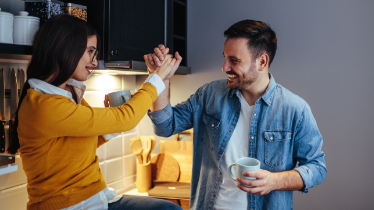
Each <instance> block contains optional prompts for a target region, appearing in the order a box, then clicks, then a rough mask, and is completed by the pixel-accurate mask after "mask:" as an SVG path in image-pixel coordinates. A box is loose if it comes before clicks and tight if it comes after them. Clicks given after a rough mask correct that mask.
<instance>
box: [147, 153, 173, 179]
mask: <svg viewBox="0 0 374 210" xmlns="http://www.w3.org/2000/svg"><path fill="white" fill-rule="evenodd" d="M151 167H152V180H157V181H174V182H176V181H178V179H179V174H180V169H179V164H178V161H177V160H176V159H175V158H173V156H171V155H168V154H157V155H155V156H153V157H152V159H151Z"/></svg>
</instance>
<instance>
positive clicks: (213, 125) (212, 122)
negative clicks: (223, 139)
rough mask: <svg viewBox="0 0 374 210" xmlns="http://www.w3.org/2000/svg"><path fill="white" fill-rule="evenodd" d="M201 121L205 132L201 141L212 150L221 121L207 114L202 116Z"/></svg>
mask: <svg viewBox="0 0 374 210" xmlns="http://www.w3.org/2000/svg"><path fill="white" fill-rule="evenodd" d="M202 121H203V123H204V124H205V129H204V130H205V132H204V133H203V135H202V136H201V141H202V142H203V143H205V144H206V145H207V146H209V148H211V149H212V148H213V147H212V146H213V144H214V142H215V141H218V139H216V138H217V134H218V131H219V127H220V124H221V121H220V120H219V119H217V118H215V117H213V116H211V115H208V114H203V117H202Z"/></svg>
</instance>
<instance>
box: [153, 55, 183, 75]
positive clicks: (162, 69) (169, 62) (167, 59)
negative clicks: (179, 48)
mask: <svg viewBox="0 0 374 210" xmlns="http://www.w3.org/2000/svg"><path fill="white" fill-rule="evenodd" d="M176 61H177V59H175V58H173V55H170V54H168V55H164V60H163V61H161V66H159V67H157V68H156V69H155V70H154V71H153V73H154V74H157V75H158V76H159V77H160V78H161V79H162V80H165V79H167V76H169V74H170V73H172V74H174V72H172V70H173V67H174V65H175V62H176Z"/></svg>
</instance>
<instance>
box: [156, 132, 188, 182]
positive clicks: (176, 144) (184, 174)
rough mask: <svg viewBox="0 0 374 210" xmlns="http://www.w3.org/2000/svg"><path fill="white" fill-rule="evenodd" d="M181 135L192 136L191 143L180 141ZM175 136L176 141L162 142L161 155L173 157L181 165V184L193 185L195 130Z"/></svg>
mask: <svg viewBox="0 0 374 210" xmlns="http://www.w3.org/2000/svg"><path fill="white" fill-rule="evenodd" d="M180 133H183V134H184V133H187V134H190V135H191V141H179V139H178V137H179V134H180ZM180 133H179V134H175V135H174V141H165V140H162V141H160V153H164V154H168V155H172V156H173V157H174V158H175V159H176V160H177V161H178V163H179V167H180V178H179V181H180V182H188V183H191V174H192V152H193V141H192V140H193V130H192V129H190V130H186V131H182V132H180Z"/></svg>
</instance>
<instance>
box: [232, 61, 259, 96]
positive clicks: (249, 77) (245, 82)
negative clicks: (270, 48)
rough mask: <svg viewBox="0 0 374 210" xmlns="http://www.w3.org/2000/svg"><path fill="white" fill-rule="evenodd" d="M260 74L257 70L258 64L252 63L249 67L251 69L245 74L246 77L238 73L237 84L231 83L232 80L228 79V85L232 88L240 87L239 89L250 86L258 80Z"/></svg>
mask: <svg viewBox="0 0 374 210" xmlns="http://www.w3.org/2000/svg"><path fill="white" fill-rule="evenodd" d="M228 73H230V72H228ZM232 73H234V72H232ZM235 74H236V73H235ZM258 74H259V73H258V71H256V64H255V63H252V64H251V66H250V67H249V71H248V72H247V74H245V75H244V76H245V78H242V77H241V76H239V75H238V81H237V83H236V84H230V81H229V80H228V79H227V87H228V88H230V89H239V90H243V89H246V87H248V86H250V85H251V84H252V83H254V82H255V81H256V80H257V78H258Z"/></svg>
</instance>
